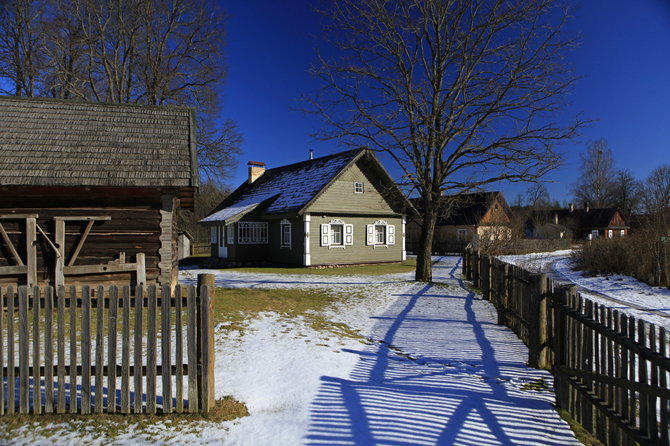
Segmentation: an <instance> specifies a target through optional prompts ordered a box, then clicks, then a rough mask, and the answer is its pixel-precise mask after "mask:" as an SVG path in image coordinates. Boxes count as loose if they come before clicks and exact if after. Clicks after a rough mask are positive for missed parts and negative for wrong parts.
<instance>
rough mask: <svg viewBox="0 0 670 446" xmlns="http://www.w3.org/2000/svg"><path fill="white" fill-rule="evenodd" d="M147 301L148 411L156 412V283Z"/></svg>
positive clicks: (151, 287) (150, 288)
mask: <svg viewBox="0 0 670 446" xmlns="http://www.w3.org/2000/svg"><path fill="white" fill-rule="evenodd" d="M148 291H149V296H148V302H147V353H146V357H147V413H149V414H155V413H156V354H157V352H156V350H157V349H156V347H157V346H156V308H157V301H156V294H157V293H156V285H152V286H150V287H149V290H148Z"/></svg>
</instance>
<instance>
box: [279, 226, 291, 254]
mask: <svg viewBox="0 0 670 446" xmlns="http://www.w3.org/2000/svg"><path fill="white" fill-rule="evenodd" d="M279 227H280V228H281V247H282V248H290V247H291V222H290V221H288V220H282V221H281V223H280V225H279Z"/></svg>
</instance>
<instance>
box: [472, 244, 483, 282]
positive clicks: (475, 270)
mask: <svg viewBox="0 0 670 446" xmlns="http://www.w3.org/2000/svg"><path fill="white" fill-rule="evenodd" d="M472 257H473V259H474V262H473V263H474V264H473V268H472V284H473V285H474V286H476V287H479V286H481V283H479V260H480V259H481V257H480V254H479V251H475V252H474V253H473V255H472Z"/></svg>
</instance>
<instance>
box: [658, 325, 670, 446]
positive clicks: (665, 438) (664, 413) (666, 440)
mask: <svg viewBox="0 0 670 446" xmlns="http://www.w3.org/2000/svg"><path fill="white" fill-rule="evenodd" d="M667 342H668V338H667V334H666V331H665V328H663V327H659V331H658V350H657V351H658V353H659V354H660V355H661V356H665V355H667V353H668V352H667ZM667 375H668V373H667V372H666V371H664V370H661V373H660V375H659V380H658V385H659V387H660V388H661V389H667V388H668V378H667ZM668 401H670V399H667V398H661V411H660V421H661V423H660V432H661V442H660V443H661V444H662V445H663V446H668V445H670V435H669V431H670V414H668Z"/></svg>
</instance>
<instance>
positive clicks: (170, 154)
mask: <svg viewBox="0 0 670 446" xmlns="http://www.w3.org/2000/svg"><path fill="white" fill-rule="evenodd" d="M0 110H2V111H1V112H0V113H1V118H0V190H1V193H0V285H1V286H7V285H16V284H28V285H34V284H45V283H50V284H55V285H62V284H67V285H78V284H82V283H85V284H91V285H94V284H112V283H113V284H129V283H131V282H132V283H145V282H146V283H158V284H161V285H171V286H172V285H174V284H175V283H176V280H177V265H178V263H177V262H178V261H177V228H176V211H177V209H178V208H179V207H180V206H181V207H183V208H187V209H192V208H193V204H194V193H195V189H196V188H197V186H198V165H197V160H196V147H195V137H194V135H195V124H194V113H193V111H192V110H191V109H188V108H182V107H155V106H137V105H120V104H103V103H85V102H75V101H62V100H49V99H34V98H16V97H0Z"/></svg>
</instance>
